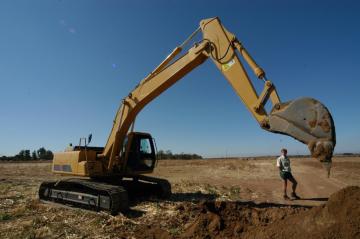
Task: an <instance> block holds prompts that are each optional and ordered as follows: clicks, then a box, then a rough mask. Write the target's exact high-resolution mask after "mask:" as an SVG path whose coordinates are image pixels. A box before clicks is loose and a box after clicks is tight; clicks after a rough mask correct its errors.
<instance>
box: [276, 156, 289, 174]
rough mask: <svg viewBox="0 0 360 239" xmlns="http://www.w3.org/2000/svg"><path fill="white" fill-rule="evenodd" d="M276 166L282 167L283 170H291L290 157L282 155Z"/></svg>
mask: <svg viewBox="0 0 360 239" xmlns="http://www.w3.org/2000/svg"><path fill="white" fill-rule="evenodd" d="M276 166H277V167H280V168H281V171H283V172H291V168H290V159H289V158H288V157H285V156H284V155H281V156H280V157H278V158H277V160H276Z"/></svg>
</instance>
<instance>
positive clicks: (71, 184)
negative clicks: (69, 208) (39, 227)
mask: <svg viewBox="0 0 360 239" xmlns="http://www.w3.org/2000/svg"><path fill="white" fill-rule="evenodd" d="M52 189H58V190H64V191H69V192H70V191H71V192H77V193H85V194H88V195H93V196H100V195H101V196H106V197H109V200H110V209H106V210H108V211H109V212H110V213H111V214H113V215H116V214H117V213H118V212H119V211H120V212H125V211H127V210H128V208H129V201H128V195H127V192H126V190H125V189H124V188H123V187H121V186H118V185H110V184H106V183H100V182H94V181H90V180H86V179H76V178H73V179H65V180H60V181H46V182H43V183H42V184H41V185H40V188H39V198H40V199H41V200H45V201H53V198H51V197H49V196H48V195H47V192H49V190H52ZM56 202H58V203H62V204H72V205H75V206H80V207H82V206H83V205H78V203H73V202H69V201H65V200H56ZM86 208H89V209H91V210H96V211H98V210H100V209H101V210H104V208H99V207H97V206H92V205H87V206H86Z"/></svg>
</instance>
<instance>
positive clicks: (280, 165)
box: [276, 156, 283, 171]
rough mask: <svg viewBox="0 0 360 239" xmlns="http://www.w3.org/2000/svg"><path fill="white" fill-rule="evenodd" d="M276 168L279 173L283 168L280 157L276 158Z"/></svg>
mask: <svg viewBox="0 0 360 239" xmlns="http://www.w3.org/2000/svg"><path fill="white" fill-rule="evenodd" d="M276 167H278V168H279V171H282V169H283V166H282V163H281V156H280V157H278V158H277V160H276Z"/></svg>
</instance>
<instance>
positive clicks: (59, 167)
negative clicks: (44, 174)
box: [54, 164, 72, 172]
mask: <svg viewBox="0 0 360 239" xmlns="http://www.w3.org/2000/svg"><path fill="white" fill-rule="evenodd" d="M54 171H63V172H72V169H71V165H68V164H64V165H60V164H55V165H54Z"/></svg>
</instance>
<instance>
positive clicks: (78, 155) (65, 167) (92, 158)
mask: <svg viewBox="0 0 360 239" xmlns="http://www.w3.org/2000/svg"><path fill="white" fill-rule="evenodd" d="M52 172H53V173H56V174H64V175H77V176H86V177H90V176H96V175H103V174H104V172H103V167H102V163H101V161H96V152H95V151H91V150H86V151H85V150H80V151H68V152H60V153H55V154H54V159H53V164H52Z"/></svg>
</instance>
